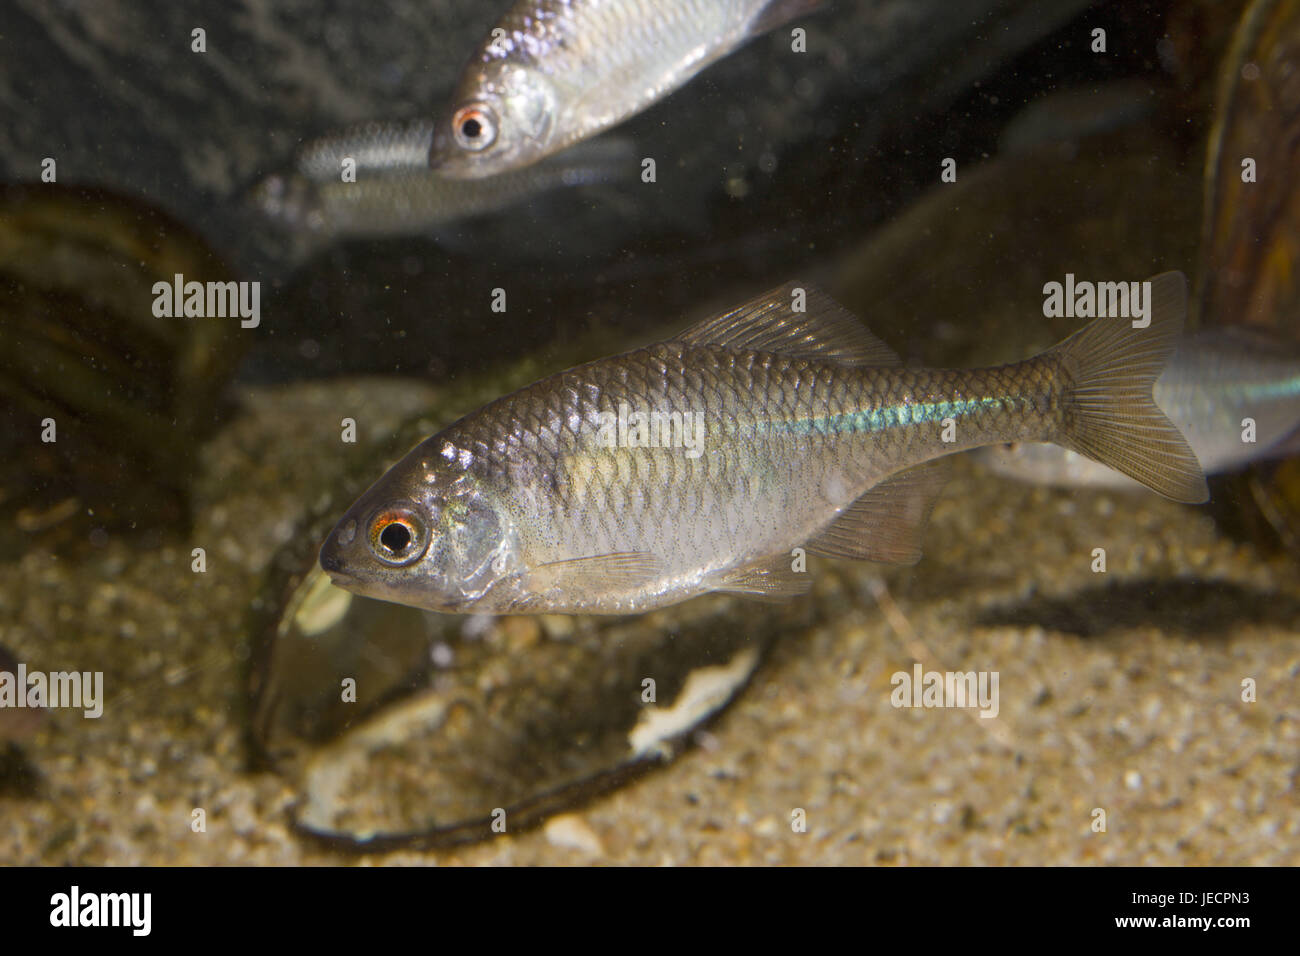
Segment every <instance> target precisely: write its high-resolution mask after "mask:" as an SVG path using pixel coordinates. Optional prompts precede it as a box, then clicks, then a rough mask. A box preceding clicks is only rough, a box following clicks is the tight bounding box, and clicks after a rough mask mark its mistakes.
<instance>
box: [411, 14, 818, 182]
mask: <svg viewBox="0 0 1300 956" xmlns="http://www.w3.org/2000/svg"><path fill="white" fill-rule="evenodd" d="M822 2H823V0H519V2H517V3H515V4H514V6H512V7H511V8H510V10H509V11H508V12H507V13H506V14H505V16H503V17H502V18H501V20H500V21H498V22H497V24H496V26H495V27H494V28H493V29H492V31H491V32H490V33H489V35H488V37H487V38H486V39H485V40H484V41H483V43H482V45H480V47H479V48H478V50H477V51H476V52H475V53H474V55H473V57H472V59H471V60H470V62H469V64H468V65H467V66H466V68H465V70H464V71H463V72H462V74H461V76H460V78H459V80H458V82H457V85H456V88H455V91H454V93H453V94H452V96H451V103H450V106H449V108H447V109H446V110H445V112H444V114H443V115H442V117H441V118H440V119H439V121H438V124H437V128H436V131H435V135H434V142H433V145H432V148H431V149H430V151H429V157H428V162H429V165H430V166H431V167H433V168H435V169H437V170H438V171H439V172H441V173H442V174H443V175H445V176H449V177H454V178H457V179H475V178H478V177H482V176H491V175H495V174H498V173H502V172H505V171H506V170H509V169H518V168H520V167H522V166H527V165H528V164H530V163H535V162H537V161H538V160H539V159H541V158H543V157H545V156H548V155H550V154H551V153H554V152H557V151H559V150H561V149H564V148H565V147H566V146H570V145H572V144H573V143H576V142H579V141H580V140H583V139H586V138H588V137H590V136H594V135H595V134H596V133H599V132H600V131H602V130H605V129H608V128H609V127H611V126H614V125H616V124H618V123H621V122H623V121H624V120H626V119H627V118H629V117H631V116H634V115H635V114H637V113H640V112H641V111H642V110H644V109H646V108H647V107H649V106H651V105H652V104H653V103H655V102H656V101H658V100H660V99H662V98H663V97H665V96H667V95H668V94H669V93H672V92H673V91H674V90H676V89H678V88H679V87H681V86H683V85H684V84H686V83H687V82H689V81H690V80H691V79H692V78H693V77H694V76H695V75H696V74H697V73H699V72H700V71H701V70H703V69H705V68H706V67H708V66H709V65H711V64H712V63H714V62H716V61H718V60H720V59H722V58H723V57H725V56H727V55H728V54H730V53H732V52H733V51H734V50H736V49H738V48H739V47H741V46H742V45H744V44H745V43H746V42H748V41H749V40H750V39H752V38H754V37H756V36H759V35H760V34H763V33H766V32H767V31H769V30H771V29H774V28H776V27H777V26H780V25H781V24H784V23H788V22H790V21H791V20H792V19H794V18H795V17H798V16H801V15H803V14H805V13H810V12H813V11H815V10H816V9H817V8H818V7H820V6H821V5H822Z"/></svg>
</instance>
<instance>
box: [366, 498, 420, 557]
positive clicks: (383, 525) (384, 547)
mask: <svg viewBox="0 0 1300 956" xmlns="http://www.w3.org/2000/svg"><path fill="white" fill-rule="evenodd" d="M428 547H429V528H428V525H426V524H425V522H424V519H422V518H421V517H420V516H419V515H418V514H416V512H414V511H412V510H411V509H410V508H404V507H391V508H385V509H383V510H382V511H380V512H379V513H378V514H376V515H375V516H374V518H372V519H371V520H370V551H371V553H372V554H374V556H375V557H376V558H378V559H379V560H380V561H382V562H383V563H384V564H387V565H392V566H394V567H401V566H402V565H407V564H412V563H413V562H415V561H418V560H419V559H420V558H421V557H423V556H424V552H425V551H426V550H427V549H428Z"/></svg>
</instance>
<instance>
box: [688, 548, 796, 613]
mask: <svg viewBox="0 0 1300 956" xmlns="http://www.w3.org/2000/svg"><path fill="white" fill-rule="evenodd" d="M791 561H792V559H791V558H790V556H789V555H786V554H775V555H769V556H767V557H764V558H760V559H758V560H757V561H751V562H750V563H748V564H742V565H741V566H740V567H736V568H728V569H727V570H726V571H722V572H719V574H718V575H717V576H716V579H710V580H708V581H707V582H706V583H708V584H709V585H710V587H711V588H712V589H713V590H715V591H727V592H729V593H731V594H743V595H746V596H747V597H752V598H757V599H758V600H760V601H772V602H776V601H784V600H787V599H789V598H792V597H798V596H799V595H800V594H804V593H806V592H807V591H808V589H809V588H810V587H812V581H811V580H810V578H809V575H808V573H807V572H806V571H804V572H799V571H793V570H791V568H790V564H791Z"/></svg>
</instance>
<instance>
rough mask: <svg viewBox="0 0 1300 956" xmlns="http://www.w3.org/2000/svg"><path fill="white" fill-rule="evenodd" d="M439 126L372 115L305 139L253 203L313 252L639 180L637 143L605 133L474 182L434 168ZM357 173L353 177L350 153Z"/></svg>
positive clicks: (253, 194) (252, 195) (252, 196)
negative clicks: (566, 191) (349, 178)
mask: <svg viewBox="0 0 1300 956" xmlns="http://www.w3.org/2000/svg"><path fill="white" fill-rule="evenodd" d="M432 141H433V124H432V123H431V122H430V121H428V120H415V121H395V122H383V123H381V122H372V123H363V124H361V125H360V126H356V127H349V128H347V129H344V130H340V131H337V132H335V133H331V134H328V135H326V136H322V137H320V138H318V139H316V140H313V141H311V142H309V143H307V144H306V145H304V146H303V147H302V148H301V149H300V150H299V151H298V153H297V154H296V156H295V158H294V161H293V163H292V166H291V168H290V169H288V170H287V171H281V172H275V173H272V174H270V175H268V176H266V177H264V178H263V179H262V180H260V181H259V182H258V183H257V184H256V185H255V186H254V187H253V188H252V189H251V190H250V191H249V194H248V200H247V201H248V203H249V204H250V206H251V207H252V208H253V209H254V210H255V211H256V212H257V213H259V214H260V215H261V216H262V217H264V218H265V219H267V220H269V221H271V222H273V223H275V224H276V225H278V226H279V227H280V228H281V229H282V231H284V232H285V233H287V234H289V235H290V236H294V237H296V239H297V241H298V242H299V243H300V244H301V245H302V246H303V247H304V249H303V250H301V251H311V250H314V249H316V248H319V247H321V246H324V245H328V244H329V243H330V242H333V241H335V240H338V239H346V238H354V239H367V238H368V239H378V238H386V237H391V236H403V235H419V234H427V233H430V232H432V231H434V230H435V229H437V227H439V226H445V225H448V224H450V223H453V222H458V221H460V220H463V219H468V218H470V217H473V216H479V215H485V214H487V213H492V212H499V211H501V210H504V209H507V208H509V207H511V206H513V205H515V204H517V203H521V202H524V201H525V200H527V199H529V198H531V197H533V196H536V195H539V194H541V193H543V192H547V191H550V190H556V189H561V188H565V187H571V186H591V185H601V184H611V183H616V182H619V181H622V180H631V179H632V178H633V177H634V176H635V175H636V173H637V172H638V169H639V167H638V165H637V158H636V154H635V150H634V148H633V146H632V144H631V143H630V142H629V141H628V140H626V139H618V138H614V139H611V138H608V137H606V138H602V139H599V140H595V141H593V142H590V143H583V144H580V145H579V146H578V147H577V148H575V149H572V150H568V151H566V152H564V153H562V154H559V155H556V156H552V157H550V158H549V159H548V160H546V161H545V162H542V163H538V164H536V165H534V166H531V167H529V168H527V169H522V170H516V171H513V172H509V173H505V174H503V175H500V176H493V177H491V178H488V179H483V180H475V181H472V182H467V181H461V180H451V179H447V178H445V177H443V176H441V175H439V174H438V173H437V172H435V171H433V170H431V169H429V166H428V161H427V160H428V154H429V146H430V143H431V142H432ZM348 158H350V159H352V160H353V162H354V163H355V174H356V178H355V181H353V182H344V181H343V178H342V169H343V166H342V164H343V161H344V159H348Z"/></svg>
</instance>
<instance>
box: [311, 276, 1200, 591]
mask: <svg viewBox="0 0 1300 956" xmlns="http://www.w3.org/2000/svg"><path fill="white" fill-rule="evenodd" d="M1151 288H1152V292H1151V300H1152V308H1151V320H1150V324H1149V327H1147V328H1144V329H1133V328H1131V327H1129V326H1130V324H1129V322H1128V321H1127V320H1122V319H1099V320H1097V321H1096V322H1095V323H1094V324H1093V325H1091V326H1088V327H1087V328H1085V329H1084V330H1082V331H1080V332H1079V333H1076V335H1074V336H1072V337H1071V338H1069V339H1067V340H1066V341H1065V342H1063V343H1061V344H1060V345H1058V346H1056V347H1055V348H1053V349H1050V350H1048V351H1047V352H1045V353H1043V354H1042V355H1039V356H1035V357H1033V358H1030V359H1027V360H1025V361H1022V362H1017V363H1013V364H1010V365H1003V366H998V367H994V368H986V369H914V368H904V367H901V366H900V365H898V364H897V360H896V357H894V356H893V355H892V353H890V352H888V350H887V348H886V347H884V346H883V344H882V343H879V342H878V341H876V340H875V339H874V338H872V337H871V336H870V334H869V333H868V332H867V331H866V330H865V329H863V328H862V326H861V325H859V324H858V323H857V322H856V320H853V319H852V317H851V316H848V315H847V313H844V311H843V310H842V309H840V308H839V307H838V306H836V305H835V304H834V303H833V302H831V301H830V300H829V299H827V298H826V297H825V296H823V295H821V294H820V293H817V292H816V291H815V290H809V289H806V288H804V287H802V286H798V285H796V284H787V285H786V286H783V287H781V288H780V289H777V290H773V291H772V292H770V293H767V294H765V295H764V296H760V297H758V298H757V299H755V300H753V301H751V302H749V303H746V304H745V305H743V306H741V307H740V308H739V309H736V310H732V311H731V312H729V313H724V314H723V315H722V316H719V317H718V318H716V319H711V320H708V321H706V322H704V323H700V324H699V325H697V326H694V327H692V328H691V329H688V330H687V331H686V332H684V333H682V334H681V335H680V336H678V337H677V338H675V339H671V340H669V341H666V342H660V343H657V344H655V345H651V346H648V347H646V348H642V349H637V350H634V351H631V352H628V353H625V354H623V355H616V356H612V357H610V358H606V359H601V360H598V361H596V362H591V363H588V364H586V365H582V366H578V367H577V368H573V369H569V370H568V371H565V372H561V373H558V374H556V375H552V376H550V377H549V378H545V379H542V380H541V381H539V382H536V383H534V384H533V385H530V386H527V387H525V388H523V389H520V390H519V391H518V392H515V393H513V394H511V395H507V396H504V397H502V398H499V399H497V400H496V401H494V402H491V403H489V404H488V405H486V406H484V407H483V408H482V409H480V410H479V411H477V412H475V413H473V414H471V415H469V416H467V417H466V418H464V419H462V420H461V421H459V422H457V423H455V424H453V425H451V426H450V427H448V428H447V429H445V430H444V431H442V432H440V433H439V434H437V435H435V436H433V437H432V438H430V439H428V440H427V441H425V442H424V443H422V444H421V445H420V446H418V447H417V448H415V449H414V450H413V451H412V452H411V453H410V454H409V455H408V456H407V457H406V458H404V459H403V460H402V461H400V462H398V463H397V464H396V465H394V466H393V468H392V469H390V470H389V472H388V473H387V474H386V475H385V476H384V477H383V478H381V479H380V480H379V481H378V482H376V484H375V485H374V486H373V487H372V488H371V489H370V490H368V491H367V492H366V494H365V495H363V496H362V497H361V499H359V500H358V502H357V503H356V504H355V505H353V507H352V508H351V509H349V511H348V513H347V514H346V515H345V516H344V518H343V519H342V520H341V521H340V523H339V525H338V527H336V529H335V530H334V531H333V532H332V533H331V535H330V538H328V539H327V540H326V542H325V545H324V546H323V547H322V550H321V564H322V566H323V567H324V568H325V570H327V571H328V572H330V573H331V575H333V576H334V578H335V580H336V581H337V582H338V583H339V584H341V585H342V586H344V587H349V588H351V589H353V590H356V591H358V592H359V593H363V594H369V595H371V596H375V597H382V598H386V599H388V600H397V601H402V602H405V603H412V604H417V605H418V606H422V607H430V608H433V609H437V610H454V611H476V612H487V613H512V612H566V613H578V612H590V613H629V612H635V611H643V610H647V609H650V608H654V607H660V606H663V605H665V604H671V603H674V602H676V601H680V600H683V599H685V598H688V597H692V596H695V595H698V594H703V593H706V592H708V591H713V590H722V591H734V592H737V593H743V594H749V595H753V596H757V597H763V598H769V599H775V598H780V597H786V596H789V595H791V594H794V593H798V592H800V591H802V590H804V589H806V588H807V586H808V575H807V573H803V572H801V571H800V570H799V569H798V568H797V567H796V566H795V564H794V562H792V557H793V555H792V552H793V549H795V548H805V549H807V550H808V551H811V552H813V553H819V554H827V555H832V556H842V557H854V558H867V559H872V560H890V561H914V560H916V559H917V558H918V557H919V554H920V550H919V541H920V535H921V531H922V529H923V526H924V522H925V519H926V517H927V516H928V514H929V511H930V508H931V507H932V505H933V501H934V499H935V497H936V496H937V495H938V493H939V490H940V487H941V484H942V470H941V469H940V468H939V467H938V466H937V465H936V464H934V462H935V460H936V459H939V458H944V457H946V456H948V455H951V454H953V453H956V452H959V451H963V450H966V449H970V448H975V447H978V446H983V445H992V444H998V443H1002V442H1006V441H1011V440H1020V441H1054V442H1057V443H1059V444H1062V445H1064V446H1066V447H1070V448H1074V449H1076V450H1079V451H1081V452H1083V453H1085V454H1089V455H1091V456H1093V457H1096V458H1098V459H1099V460H1103V461H1106V462H1107V463H1109V464H1111V465H1112V467H1116V468H1119V469H1121V470H1124V471H1125V472H1126V473H1128V474H1130V475H1132V476H1133V477H1135V478H1138V479H1139V480H1142V481H1145V482H1146V483H1147V484H1149V485H1150V486H1151V487H1152V488H1154V489H1155V490H1157V491H1160V492H1161V493H1163V494H1166V495H1168V496H1170V497H1173V498H1176V499H1178V500H1183V501H1189V502H1195V501H1203V500H1204V499H1205V497H1206V491H1205V481H1204V477H1203V476H1202V475H1201V473H1200V469H1199V468H1198V467H1197V464H1196V459H1195V457H1194V456H1193V455H1192V453H1191V450H1190V449H1189V448H1188V447H1187V445H1186V443H1185V442H1184V441H1183V439H1182V437H1181V436H1180V435H1179V433H1178V432H1177V430H1176V429H1175V428H1174V427H1173V425H1171V424H1170V423H1169V421H1168V419H1166V418H1165V417H1164V415H1163V414H1162V413H1161V412H1160V411H1159V409H1158V408H1157V407H1156V406H1155V404H1154V402H1153V401H1152V396H1151V389H1152V383H1153V382H1154V381H1155V379H1156V377H1157V376H1158V375H1159V374H1160V372H1161V370H1162V369H1163V367H1164V363H1165V361H1166V360H1167V358H1168V356H1169V354H1170V353H1171V352H1172V350H1173V346H1174V342H1175V339H1176V336H1177V334H1178V330H1179V328H1180V326H1181V318H1182V315H1183V310H1184V309H1185V304H1186V288H1185V283H1184V281H1183V279H1182V277H1181V275H1178V274H1167V275H1166V276H1161V277H1157V278H1156V279H1154V280H1152V284H1151ZM796 293H806V294H807V296H808V304H807V310H806V312H802V313H801V312H798V311H796V310H794V309H793V307H792V305H791V303H792V302H793V301H794V299H795V298H796V297H797V296H796ZM756 344H757V345H761V346H763V347H762V348H754V347H751V346H754V345H756ZM620 410H621V411H622V412H623V413H625V424H626V425H627V428H626V429H622V426H621V425H620V426H619V427H615V425H614V423H615V422H616V421H617V420H618V419H619V417H620ZM656 412H657V413H677V414H679V415H680V416H681V418H682V421H683V422H685V421H690V422H691V423H692V425H693V424H694V423H695V421H697V420H699V421H702V422H703V423H704V433H703V441H702V444H695V439H696V437H697V436H696V435H695V434H694V432H691V433H682V432H680V431H679V432H678V433H670V434H669V435H668V438H669V439H670V441H668V442H667V443H666V444H665V443H663V442H662V441H659V440H658V439H660V438H661V437H662V436H656V435H648V436H647V435H644V434H642V433H641V432H640V431H637V430H634V429H633V428H632V426H633V425H634V421H633V413H640V414H645V415H649V414H652V413H656ZM687 416H690V417H689V418H687ZM697 416H698V418H697ZM621 429H622V430H621ZM948 432H951V434H946V433H948ZM945 437H947V438H951V439H952V440H945ZM647 438H649V439H652V440H651V441H648V442H647V441H646V439H647ZM686 438H691V439H692V442H691V443H690V444H689V445H688V443H687V442H686V440H685V439H686ZM696 450H698V452H699V454H698V455H695V454H693V452H694V451H696ZM393 527H396V528H398V530H397V531H394V532H392V534H391V537H390V540H389V541H388V542H387V543H385V540H384V534H385V531H386V529H390V528H393Z"/></svg>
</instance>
